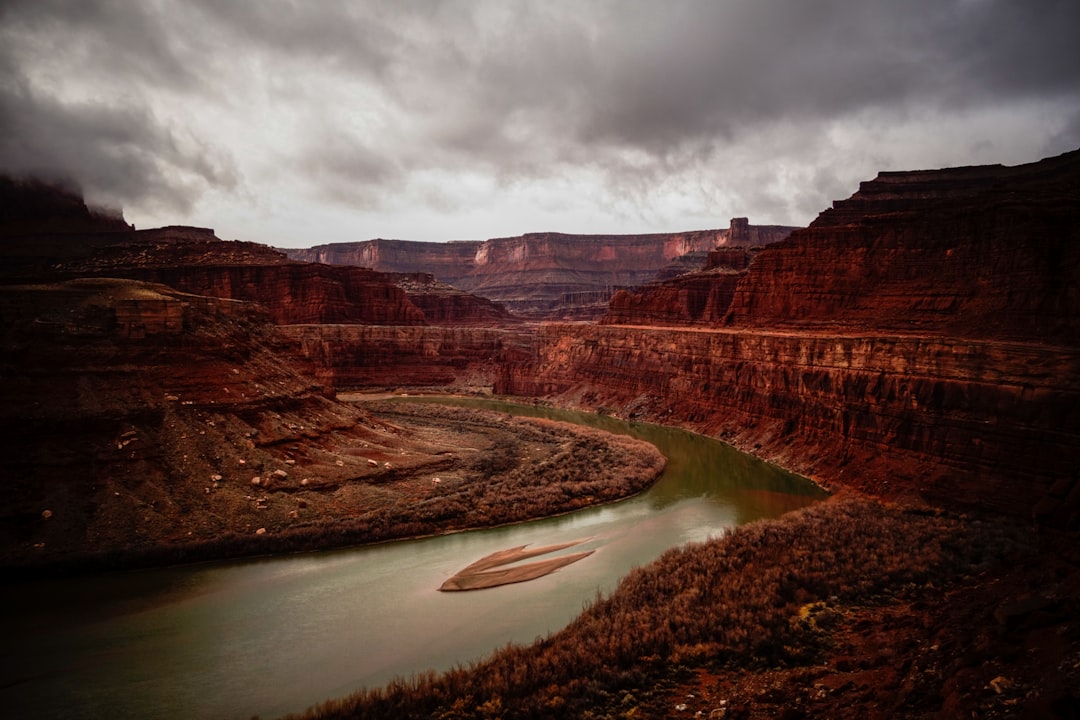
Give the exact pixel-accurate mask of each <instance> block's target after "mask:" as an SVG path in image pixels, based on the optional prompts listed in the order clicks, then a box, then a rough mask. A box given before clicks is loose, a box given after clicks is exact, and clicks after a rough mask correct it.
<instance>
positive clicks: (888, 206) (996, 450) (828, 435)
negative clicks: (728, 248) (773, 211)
mask: <svg viewBox="0 0 1080 720" xmlns="http://www.w3.org/2000/svg"><path fill="white" fill-rule="evenodd" d="M1078 207H1080V153H1078V152H1074V153H1069V154H1067V155H1064V156H1061V157H1058V158H1052V159H1049V160H1046V161H1043V162H1039V163H1033V164H1031V165H1025V166H1019V167H1015V168H1004V167H999V166H993V167H984V168H961V169H955V170H943V171H923V172H914V173H885V174H882V175H881V176H879V178H878V179H877V180H875V181H873V182H870V183H864V184H863V186H862V187H861V188H860V190H859V192H858V193H856V195H855V196H853V197H852V198H851V199H850V200H848V201H845V202H840V203H837V204H836V207H835V208H834V209H832V210H829V211H826V212H825V213H823V214H822V216H821V217H820V218H819V219H818V220H817V221H815V222H814V223H813V224H812V225H811V226H810V227H809V228H807V229H805V230H801V231H797V232H795V233H793V234H792V236H791V237H790V238H788V239H787V240H785V241H783V242H780V243H777V244H774V245H771V246H769V247H767V248H765V249H763V250H762V251H761V252H760V253H758V254H757V256H756V258H755V259H754V261H753V262H752V263H751V264H750V266H749V268H748V269H746V270H744V271H736V272H737V273H739V275H738V277H739V279H738V283H737V286H736V287H735V289H734V291H733V292H732V291H731V290H730V286H727V287H725V283H728V282H730V280H729V277H728V276H727V275H720V276H718V277H717V278H716V279H715V280H714V283H715V285H714V286H713V287H712V288H711V289H710V287H709V285H708V283H707V282H704V283H702V285H700V286H694V285H692V284H690V283H689V282H688V283H687V285H686V286H683V287H678V286H675V287H672V286H659V287H656V288H650V289H648V290H646V291H645V292H644V293H639V294H638V295H636V296H635V295H632V294H621V295H620V296H618V297H617V299H616V302H613V304H612V310H611V313H610V315H609V317H608V320H607V322H609V323H614V322H619V323H622V324H623V325H622V326H619V325H613V324H609V325H602V326H597V327H580V326H575V327H573V328H568V327H559V326H554V325H546V326H544V327H542V328H541V329H540V330H539V331H538V334H537V340H536V346H535V350H534V356H533V358H534V359H533V361H532V362H531V363H529V364H527V365H526V366H521V367H518V368H517V369H516V370H515V372H514V373H512V376H511V378H512V379H511V383H510V384H509V385H508V386H506V387H503V388H500V389H501V390H502V391H504V392H508V393H512V394H525V395H543V396H548V397H553V398H559V401H560V402H576V403H580V404H582V405H586V406H593V407H596V406H604V407H607V408H609V409H612V410H615V411H618V412H621V413H624V414H626V415H629V416H633V417H639V418H642V419H653V420H660V421H663V422H669V423H678V424H685V425H689V426H691V427H694V428H697V429H701V430H704V431H707V432H710V433H713V434H717V435H720V436H722V437H725V438H727V439H729V440H731V441H732V442H734V443H736V444H737V445H739V446H740V447H744V448H746V449H748V450H751V451H753V452H756V453H758V454H762V455H765V456H766V457H770V458H773V459H776V460H777V461H780V462H782V463H783V464H785V465H787V466H789V467H795V468H798V469H800V470H802V471H804V472H807V473H809V474H812V475H813V476H815V477H818V478H820V479H821V480H822V481H824V482H826V483H828V484H831V485H834V486H843V485H853V486H857V487H861V488H864V489H868V490H871V491H874V492H878V493H884V494H897V493H900V494H904V493H908V494H912V493H913V494H919V495H922V496H923V497H926V498H930V499H932V500H933V501H935V502H943V503H961V504H968V505H978V506H982V507H992V508H993V509H994V510H996V511H1000V512H1004V513H1009V514H1013V515H1018V516H1021V517H1027V518H1030V517H1031V516H1032V513H1036V514H1038V515H1039V516H1040V518H1043V519H1044V520H1047V519H1049V516H1053V517H1054V518H1055V521H1059V522H1067V523H1076V522H1077V521H1078V520H1080V491H1077V492H1073V489H1074V488H1076V486H1077V472H1076V467H1077V461H1078V455H1077V448H1080V414H1078V411H1077V408H1080V343H1078V338H1080V327H1078V323H1080V213H1078V211H1077V208H1078ZM710 298H711V299H712V300H711V301H712V302H713V305H712V306H711V308H710V309H709V312H708V313H706V312H705V308H706V307H709V302H710ZM725 299H729V300H730V303H729V304H728V306H727V308H726V309H725V308H724V300H725ZM698 308H700V309H701V312H700V313H697V312H695V310H696V309H698ZM683 319H687V320H691V321H699V322H701V321H704V322H702V326H701V327H700V328H698V329H694V330H673V329H672V328H670V327H664V328H658V327H650V326H654V325H656V324H657V323H658V322H663V323H668V324H670V323H672V322H678V321H681V320H683ZM631 325H633V327H631ZM1069 493H1072V496H1077V497H1072V496H1071V495H1069ZM1066 498H1072V499H1070V500H1068V501H1067V502H1066Z"/></svg>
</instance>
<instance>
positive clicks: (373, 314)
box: [35, 227, 426, 325]
mask: <svg viewBox="0 0 1080 720" xmlns="http://www.w3.org/2000/svg"><path fill="white" fill-rule="evenodd" d="M73 237H75V238H76V239H77V238H78V237H79V236H78V235H75V236H73ZM35 277H45V278H48V277H119V278H129V279H135V280H142V281H145V282H152V283H161V284H163V285H168V286H169V287H171V288H174V289H176V290H180V291H182V292H186V293H191V294H194V295H206V296H210V297H216V298H222V299H228V300H244V301H248V302H255V303H259V304H260V305H261V306H262V307H264V308H265V309H266V310H267V311H268V313H269V315H270V317H271V319H272V320H273V321H274V322H275V323H279V324H290V323H355V322H363V323H379V324H395V325H399V324H400V325H416V324H422V323H424V322H426V319H425V316H424V313H423V311H422V310H420V309H419V308H418V307H416V306H415V305H414V304H412V303H411V302H410V301H409V298H408V296H407V295H406V293H405V291H403V290H402V289H400V288H399V287H397V286H396V285H395V284H394V283H393V282H392V281H391V280H390V279H389V278H387V277H386V276H385V275H383V274H382V273H378V272H375V271H373V270H368V269H366V268H357V267H332V266H329V265H317V264H312V263H300V262H293V261H290V260H289V259H288V258H287V257H285V255H284V254H282V253H280V252H278V251H276V250H273V249H271V248H268V247H266V246H265V245H259V244H257V243H250V242H235V241H230V242H226V241H223V240H219V239H218V238H217V237H215V235H214V231H213V230H210V229H207V228H188V227H166V228H158V229H154V230H142V231H137V232H135V231H133V232H129V233H126V234H117V235H114V236H113V238H112V242H111V243H110V244H108V245H105V246H103V247H100V248H96V249H94V250H93V251H92V252H91V253H90V254H89V255H87V256H85V257H80V258H68V259H62V260H59V261H58V262H52V263H51V264H50V266H49V271H48V272H47V273H45V272H42V273H38V274H37V275H36V276H35Z"/></svg>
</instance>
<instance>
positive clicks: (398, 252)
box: [286, 218, 795, 320]
mask: <svg viewBox="0 0 1080 720" xmlns="http://www.w3.org/2000/svg"><path fill="white" fill-rule="evenodd" d="M794 229H795V228H793V227H786V226H781V225H763V226H759V225H750V223H749V221H748V219H747V218H733V219H732V220H731V223H730V226H729V227H728V228H727V229H724V230H698V231H691V232H681V233H655V234H649V235H568V234H564V233H527V234H525V235H521V236H517V237H506V238H493V239H490V240H485V241H455V242H448V243H430V242H428V243H425V242H414V241H405V240H383V239H377V240H366V241H362V242H356V243H334V244H330V245H318V246H315V247H312V248H306V249H298V250H287V251H286V253H287V254H288V256H289V257H290V258H292V259H294V260H303V261H307V262H317V263H327V264H331V265H353V266H359V267H369V268H373V269H375V270H381V271H385V272H393V273H411V272H429V273H431V274H432V275H434V276H435V277H436V278H437V279H438V280H440V281H441V282H444V283H447V284H448V285H452V286H454V287H457V288H460V289H461V290H464V291H467V292H469V293H472V294H474V295H479V296H481V297H484V298H487V299H489V300H492V301H494V302H497V303H500V304H501V305H503V306H505V307H506V309H507V310H509V311H511V312H513V313H514V314H516V315H519V316H521V317H525V318H529V319H552V318H560V317H561V318H567V319H581V320H593V319H596V318H597V317H599V316H600V315H602V314H603V313H604V311H605V309H606V307H607V302H608V300H609V299H610V298H611V296H612V294H613V293H614V292H615V291H616V290H618V289H621V288H626V287H635V286H638V285H643V284H645V283H647V282H649V281H652V280H654V279H655V278H657V276H663V275H667V274H672V273H674V274H678V273H680V272H681V271H684V270H688V269H695V266H696V265H697V264H700V263H701V262H703V260H704V256H705V255H706V254H707V253H708V252H710V251H712V250H714V249H715V248H717V247H726V246H730V247H745V248H757V247H762V246H764V245H767V244H769V243H771V242H776V241H778V240H781V239H783V238H785V237H787V235H788V234H790V232H791V231H792V230H794Z"/></svg>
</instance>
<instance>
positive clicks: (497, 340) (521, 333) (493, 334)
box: [281, 325, 533, 393]
mask: <svg viewBox="0 0 1080 720" xmlns="http://www.w3.org/2000/svg"><path fill="white" fill-rule="evenodd" d="M281 334H282V335H283V336H284V337H285V338H287V340H288V341H289V342H290V343H291V346H290V351H289V353H290V355H291V356H293V357H294V358H297V361H298V362H299V364H300V366H301V367H303V368H304V369H305V371H306V372H307V373H308V374H309V375H311V376H312V377H314V378H316V379H318V381H319V383H320V385H321V386H322V387H325V388H327V389H328V390H330V389H333V390H347V389H351V388H368V389H380V390H385V389H394V388H409V387H422V388H429V389H440V388H441V389H445V390H455V391H481V392H485V393H490V392H492V391H493V390H494V389H495V388H505V387H507V386H508V385H509V384H510V373H512V372H514V369H515V368H517V367H522V366H524V365H526V364H527V362H528V359H529V358H530V357H531V356H532V338H533V330H532V329H531V328H528V327H521V328H485V327H447V326H424V327H416V326H414V327H404V326H376V325H293V326H285V327H282V328H281Z"/></svg>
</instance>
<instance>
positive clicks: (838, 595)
mask: <svg viewBox="0 0 1080 720" xmlns="http://www.w3.org/2000/svg"><path fill="white" fill-rule="evenodd" d="M1016 547H1017V541H1016V540H1015V539H1014V538H1013V537H1012V536H1011V535H1010V533H1009V531H1008V530H1007V529H1001V528H999V527H998V526H996V525H991V524H983V523H977V522H964V521H961V520H959V519H956V518H952V517H948V516H945V515H940V514H937V513H933V512H916V511H909V510H904V509H901V508H896V507H890V506H886V505H882V504H879V503H877V502H874V501H870V500H866V499H860V498H843V497H841V498H833V499H832V500H829V501H826V502H824V503H819V504H817V505H814V506H811V507H809V508H805V509H803V510H798V511H795V512H792V513H789V514H788V515H785V516H784V517H782V518H780V519H778V520H766V521H758V522H755V523H751V524H748V525H745V526H742V527H739V528H736V529H734V530H731V531H729V532H728V533H727V534H726V535H724V536H722V537H720V538H716V539H713V540H710V541H708V542H705V543H701V544H694V545H690V546H687V547H684V548H679V549H673V550H669V551H668V552H666V553H664V555H662V556H661V557H660V558H659V559H658V560H656V561H655V562H654V563H652V564H650V565H648V566H647V567H643V568H639V569H637V570H634V571H633V572H631V573H630V574H629V575H628V576H627V577H626V578H624V579H623V581H622V582H621V583H620V584H619V586H618V587H617V588H616V589H615V591H614V592H613V593H612V594H611V595H610V597H607V598H600V597H598V598H597V599H596V600H595V602H594V603H593V604H591V605H590V606H589V607H587V608H586V609H585V610H584V612H582V614H581V615H580V616H579V617H578V618H577V619H575V620H574V621H573V622H572V623H571V624H570V625H569V626H568V627H567V628H565V629H564V630H562V631H561V632H559V633H556V634H554V635H552V636H550V637H548V638H546V639H543V640H540V641H538V642H536V643H534V644H533V645H530V646H509V647H507V648H504V649H503V650H500V651H499V652H497V653H495V654H494V655H493V656H492V657H491V658H490V659H488V660H485V661H483V662H480V663H477V664H474V665H472V666H470V667H467V668H458V669H456V670H453V671H450V672H447V673H444V674H440V675H436V674H428V675H424V676H421V677H418V678H416V679H414V680H411V681H400V680H399V681H397V682H395V683H393V684H392V685H390V686H389V687H387V688H384V689H377V690H369V691H364V692H361V693H359V694H357V695H354V696H352V697H349V698H346V699H343V700H339V701H334V702H330V703H327V704H325V705H323V706H321V707H319V708H316V709H314V710H312V711H311V712H309V713H308V714H307V716H306V717H307V718H359V717H364V718H382V717H385V718H391V717H393V718H410V717H415V718H421V717H455V718H482V717H485V716H486V715H485V712H486V711H485V708H487V710H490V708H491V706H490V705H485V704H486V703H489V702H491V701H492V700H495V699H498V700H499V702H500V705H499V708H500V711H501V717H504V718H535V717H587V716H591V717H604V716H605V715H607V714H609V713H610V714H611V715H612V716H617V715H622V714H623V713H625V712H626V711H627V708H626V707H624V705H623V702H624V700H625V698H626V697H627V696H628V694H629V695H630V696H631V697H636V698H639V699H644V698H648V697H649V696H650V694H651V693H652V692H653V690H655V688H657V687H658V686H662V685H663V684H664V683H666V682H668V681H670V680H671V679H673V678H676V677H678V676H680V674H684V673H685V672H686V670H687V669H688V668H701V667H714V668H718V667H741V668H748V669H755V668H758V669H765V668H769V667H776V666H793V665H799V664H806V663H811V662H813V661H814V660H815V658H816V657H818V656H819V654H820V653H821V651H822V650H823V649H824V648H826V647H827V644H828V627H829V626H830V625H831V624H833V623H836V622H838V617H839V615H840V614H841V613H842V612H843V610H844V608H850V607H853V606H856V605H860V604H868V603H880V602H885V601H887V600H888V599H889V598H890V597H891V596H892V595H894V594H902V593H905V592H910V591H914V590H916V589H918V588H921V587H926V586H927V585H930V584H934V585H936V586H947V585H948V583H949V582H950V580H951V579H952V578H954V577H956V576H958V575H964V574H970V573H975V572H977V571H979V570H980V569H983V568H985V567H988V566H991V565H994V564H996V563H999V562H1000V561H1001V560H1002V558H1003V557H1005V556H1006V555H1007V554H1009V553H1010V552H1013V551H1014V550H1015V548H1016Z"/></svg>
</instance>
